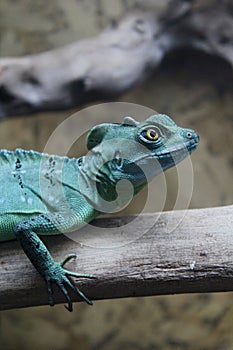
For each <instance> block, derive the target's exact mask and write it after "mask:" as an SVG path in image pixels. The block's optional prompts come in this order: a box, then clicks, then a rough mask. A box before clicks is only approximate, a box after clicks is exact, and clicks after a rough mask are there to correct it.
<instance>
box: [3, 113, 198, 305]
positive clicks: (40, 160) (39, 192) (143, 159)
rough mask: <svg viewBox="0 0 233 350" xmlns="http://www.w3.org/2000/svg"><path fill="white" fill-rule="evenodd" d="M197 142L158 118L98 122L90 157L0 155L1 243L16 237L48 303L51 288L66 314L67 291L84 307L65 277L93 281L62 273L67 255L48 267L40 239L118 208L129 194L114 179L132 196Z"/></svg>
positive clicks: (165, 118)
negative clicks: (130, 190) (59, 294)
mask: <svg viewBox="0 0 233 350" xmlns="http://www.w3.org/2000/svg"><path fill="white" fill-rule="evenodd" d="M198 141H199V137H198V135H197V134H196V132H195V131H193V130H190V129H184V128H180V127H178V126H177V125H176V124H175V123H174V122H173V121H172V120H171V119H170V118H169V117H168V116H166V115H162V114H158V115H155V116H152V117H150V118H148V119H146V120H145V121H143V122H137V121H135V120H134V119H133V118H130V117H125V118H124V121H123V122H122V123H121V124H101V125H97V126H96V127H94V128H93V129H92V130H91V131H90V133H89V135H88V137H87V147H88V149H89V150H90V152H89V154H87V155H86V156H84V157H82V158H79V159H76V158H68V157H59V156H54V155H52V156H51V155H47V154H43V153H38V152H35V151H25V150H21V149H17V150H16V151H14V152H11V151H7V150H1V151H0V167H1V174H0V180H1V182H0V183H1V185H0V186H1V187H2V188H1V189H0V193H1V197H0V227H1V233H0V241H5V240H9V239H13V238H15V237H16V238H17V239H18V241H19V242H20V244H21V246H22V248H23V250H24V252H25V253H26V255H27V256H28V258H29V259H30V261H31V262H32V264H33V265H34V266H35V268H36V269H37V270H38V272H39V273H40V274H41V276H42V277H43V278H44V279H45V281H46V283H47V289H48V294H49V304H50V305H53V304H54V301H53V292H52V286H51V285H52V283H56V284H57V285H58V286H59V288H60V289H61V291H62V292H63V293H64V295H65V296H66V299H67V302H68V306H67V309H68V310H69V311H72V302H71V300H70V297H69V294H68V291H67V286H68V287H70V288H71V289H73V290H74V291H76V292H77V293H78V294H79V296H80V297H81V298H82V299H84V300H85V301H86V302H87V303H89V304H91V301H90V300H89V299H88V298H87V297H86V296H85V295H84V294H83V293H82V292H81V291H80V290H79V289H78V288H77V287H76V286H74V285H73V284H72V282H71V281H70V279H69V278H68V276H74V277H86V278H95V277H94V276H92V275H84V274H78V273H74V272H71V271H68V270H66V269H64V268H63V266H64V264H65V263H66V262H67V261H68V260H69V259H71V258H72V257H73V256H74V255H72V254H71V255H69V256H68V257H67V258H65V260H63V261H62V262H55V261H54V260H53V258H52V256H51V255H50V253H49V251H48V250H47V248H46V247H45V245H44V244H43V242H42V241H41V240H40V238H39V235H48V234H49V235H51V234H52V235H53V234H59V233H61V232H70V231H73V230H75V229H77V228H78V227H80V226H83V225H84V224H86V223H88V222H89V221H91V220H92V219H93V218H95V217H96V216H98V215H99V214H102V213H103V212H111V211H114V210H115V209H116V208H117V207H122V206H123V205H125V204H126V203H127V201H128V200H129V197H130V194H129V193H127V190H125V189H127V188H128V187H126V188H125V189H123V191H121V192H119V191H118V190H117V188H116V185H117V184H118V182H119V180H122V179H124V180H128V181H130V182H131V184H132V188H133V194H136V193H138V192H139V191H140V190H141V189H142V188H143V187H144V186H145V185H146V184H147V183H148V181H150V180H151V179H152V178H153V177H155V176H156V175H158V174H159V173H160V172H161V171H164V170H166V169H168V168H170V167H172V166H174V165H175V164H177V163H178V162H180V161H181V160H182V159H184V158H185V157H187V156H188V155H189V154H190V153H191V152H192V151H193V150H194V149H195V148H196V147H197V146H198Z"/></svg>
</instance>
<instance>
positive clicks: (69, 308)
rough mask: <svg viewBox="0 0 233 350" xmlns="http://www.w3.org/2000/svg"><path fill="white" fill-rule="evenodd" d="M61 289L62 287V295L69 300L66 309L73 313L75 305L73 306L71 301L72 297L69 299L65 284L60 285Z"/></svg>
mask: <svg viewBox="0 0 233 350" xmlns="http://www.w3.org/2000/svg"><path fill="white" fill-rule="evenodd" d="M59 287H60V289H61V291H62V293H63V294H64V295H65V297H66V300H67V303H68V306H66V305H64V306H65V308H66V309H67V310H68V311H70V312H72V311H73V305H72V301H71V299H70V297H69V294H68V292H67V290H66V288H65V287H64V285H63V284H59Z"/></svg>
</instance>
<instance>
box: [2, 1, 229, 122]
mask: <svg viewBox="0 0 233 350" xmlns="http://www.w3.org/2000/svg"><path fill="white" fill-rule="evenodd" d="M232 7H233V6H232V3H231V1H229V0H228V1H227V0H225V1H217V0H212V1H211V0H208V1H207V0H205V1H201V0H196V1H195V0H192V1H191V0H190V1H184V0H173V1H171V2H170V5H169V6H168V8H167V9H166V11H165V12H164V13H160V14H157V13H156V14H155V13H151V12H150V13H148V12H139V13H132V14H129V15H127V16H126V17H125V18H124V19H122V20H120V21H119V23H115V25H114V26H112V27H111V28H107V29H106V30H105V31H104V32H103V33H101V34H100V35H99V36H96V37H95V38H91V39H85V40H80V41H78V42H76V43H73V44H71V45H69V46H66V47H63V48H60V49H56V50H52V51H49V52H44V53H40V54H36V55H31V56H25V57H19V58H2V59H0V118H4V117H7V116H11V115H20V114H28V113H33V112H38V111H42V110H44V111H45V110H46V111H48V110H62V109H67V108H70V107H73V106H80V105H83V104H86V103H88V102H95V101H101V100H102V101H103V100H112V99H114V98H117V97H119V96H120V95H121V94H123V93H124V92H125V91H126V90H128V89H130V88H132V87H134V86H135V85H136V84H138V83H139V82H141V81H142V80H143V79H145V78H146V77H147V76H148V74H149V73H150V72H151V71H152V70H153V69H154V68H155V67H157V66H158V65H159V63H160V62H161V60H162V59H163V57H164V56H165V55H166V54H167V53H169V52H171V51H172V50H174V49H177V48H180V47H188V48H190V47H192V48H196V49H198V50H204V51H205V52H208V53H210V54H214V55H218V56H220V57H223V58H224V59H226V60H227V61H228V62H229V63H230V64H232V63H233V8H232Z"/></svg>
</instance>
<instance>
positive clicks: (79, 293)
mask: <svg viewBox="0 0 233 350" xmlns="http://www.w3.org/2000/svg"><path fill="white" fill-rule="evenodd" d="M66 283H67V284H68V286H69V287H70V288H72V289H73V291H74V292H76V293H78V295H79V296H80V297H81V298H82V299H83V300H84V301H85V302H86V303H87V304H89V305H93V303H92V301H91V300H90V299H88V298H87V297H86V295H85V294H83V293H82V292H81V290H79V289H78V287H76V286H74V285H73V284H72V283H71V282H70V280H69V279H67V281H66Z"/></svg>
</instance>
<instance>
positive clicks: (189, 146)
mask: <svg viewBox="0 0 233 350" xmlns="http://www.w3.org/2000/svg"><path fill="white" fill-rule="evenodd" d="M198 143H199V137H198V136H197V138H195V139H192V140H190V141H188V142H185V143H184V144H181V145H178V146H176V147H175V148H170V149H168V150H166V151H165V152H164V151H162V152H159V153H158V152H157V153H156V154H155V158H156V159H157V160H158V161H159V163H160V165H161V166H162V168H163V170H166V169H168V168H170V167H172V166H174V165H176V164H178V163H179V162H181V161H182V160H183V159H185V158H186V157H188V156H189V155H190V154H191V153H192V152H193V151H194V150H195V149H196V148H197V146H198Z"/></svg>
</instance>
